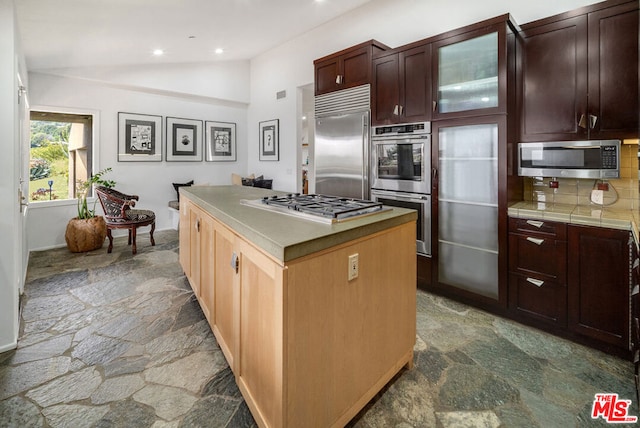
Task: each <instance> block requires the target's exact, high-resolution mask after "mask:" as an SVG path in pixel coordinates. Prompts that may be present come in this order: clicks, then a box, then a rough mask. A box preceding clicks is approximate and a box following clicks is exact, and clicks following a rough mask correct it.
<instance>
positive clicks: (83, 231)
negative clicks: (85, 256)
mask: <svg viewBox="0 0 640 428" xmlns="http://www.w3.org/2000/svg"><path fill="white" fill-rule="evenodd" d="M106 237H107V223H105V221H104V218H103V217H101V216H96V217H93V218H87V219H79V218H77V217H76V218H72V219H71V220H69V223H68V224H67V231H66V232H65V234H64V239H65V240H66V241H67V248H69V251H71V252H72V253H84V252H87V251H93V250H97V249H98V248H101V247H102V244H103V243H104V238H106Z"/></svg>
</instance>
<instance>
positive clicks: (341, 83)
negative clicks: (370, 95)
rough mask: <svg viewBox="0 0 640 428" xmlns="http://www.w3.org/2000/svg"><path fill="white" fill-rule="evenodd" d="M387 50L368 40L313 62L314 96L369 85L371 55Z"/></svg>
mask: <svg viewBox="0 0 640 428" xmlns="http://www.w3.org/2000/svg"><path fill="white" fill-rule="evenodd" d="M387 49H389V48H388V46H386V45H383V44H382V43H380V42H377V41H375V40H370V41H368V42H364V43H361V44H359V45H356V46H353V47H350V48H348V49H344V50H342V51H340V52H336V53H334V54H331V55H328V56H325V57H323V58H319V59H317V60H315V61H314V62H313V65H314V67H315V94H316V95H321V94H326V93H328V92H333V91H338V90H341V89H348V88H353V87H354V86H360V85H365V84H367V83H371V58H372V55H373V54H375V53H379V52H383V51H385V50H387Z"/></svg>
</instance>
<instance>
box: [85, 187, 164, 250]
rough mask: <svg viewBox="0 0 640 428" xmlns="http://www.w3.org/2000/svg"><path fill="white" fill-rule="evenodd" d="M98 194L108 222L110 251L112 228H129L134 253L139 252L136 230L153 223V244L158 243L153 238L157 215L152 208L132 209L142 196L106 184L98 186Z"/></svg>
mask: <svg viewBox="0 0 640 428" xmlns="http://www.w3.org/2000/svg"><path fill="white" fill-rule="evenodd" d="M95 190H96V194H97V195H98V199H100V204H101V205H102V209H103V210H104V217H105V221H106V223H107V236H108V237H109V248H108V250H107V252H108V253H110V252H111V250H113V236H112V235H111V230H112V229H128V230H129V245H131V246H132V247H131V251H132V252H133V254H136V253H137V248H136V231H137V229H138V228H139V227H143V226H149V225H151V232H150V238H151V245H156V242H155V240H154V239H153V231H154V230H155V228H156V215H155V213H154V212H153V211H150V210H139V209H132V207H134V206H135V205H136V201H138V200H139V199H140V198H139V197H138V196H137V195H126V194H124V193H121V192H118V191H117V190H115V189H110V188H108V187H104V186H98V187H96V189H95Z"/></svg>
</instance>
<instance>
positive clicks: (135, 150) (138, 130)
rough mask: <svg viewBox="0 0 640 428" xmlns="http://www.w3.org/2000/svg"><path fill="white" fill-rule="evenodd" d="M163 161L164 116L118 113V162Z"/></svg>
mask: <svg viewBox="0 0 640 428" xmlns="http://www.w3.org/2000/svg"><path fill="white" fill-rule="evenodd" d="M160 161H162V116H154V115H148V114H137V113H123V112H120V113H118V162H160Z"/></svg>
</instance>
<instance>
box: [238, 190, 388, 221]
mask: <svg viewBox="0 0 640 428" xmlns="http://www.w3.org/2000/svg"><path fill="white" fill-rule="evenodd" d="M242 202H243V203H244V204H245V205H250V206H253V207H258V208H263V209H267V210H269V211H275V212H281V213H284V214H289V215H293V216H296V217H300V218H307V219H310V220H316V221H321V222H323V223H335V222H339V221H343V220H347V219H354V218H358V217H361V216H364V215H368V214H374V213H377V212H381V211H386V210H388V209H390V208H388V207H385V206H383V205H382V204H381V203H379V202H372V201H367V200H364V199H353V198H343V197H338V196H328V195H303V194H300V193H290V194H288V195H273V196H265V197H264V198H262V199H254V200H250V201H249V200H245V201H242Z"/></svg>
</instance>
